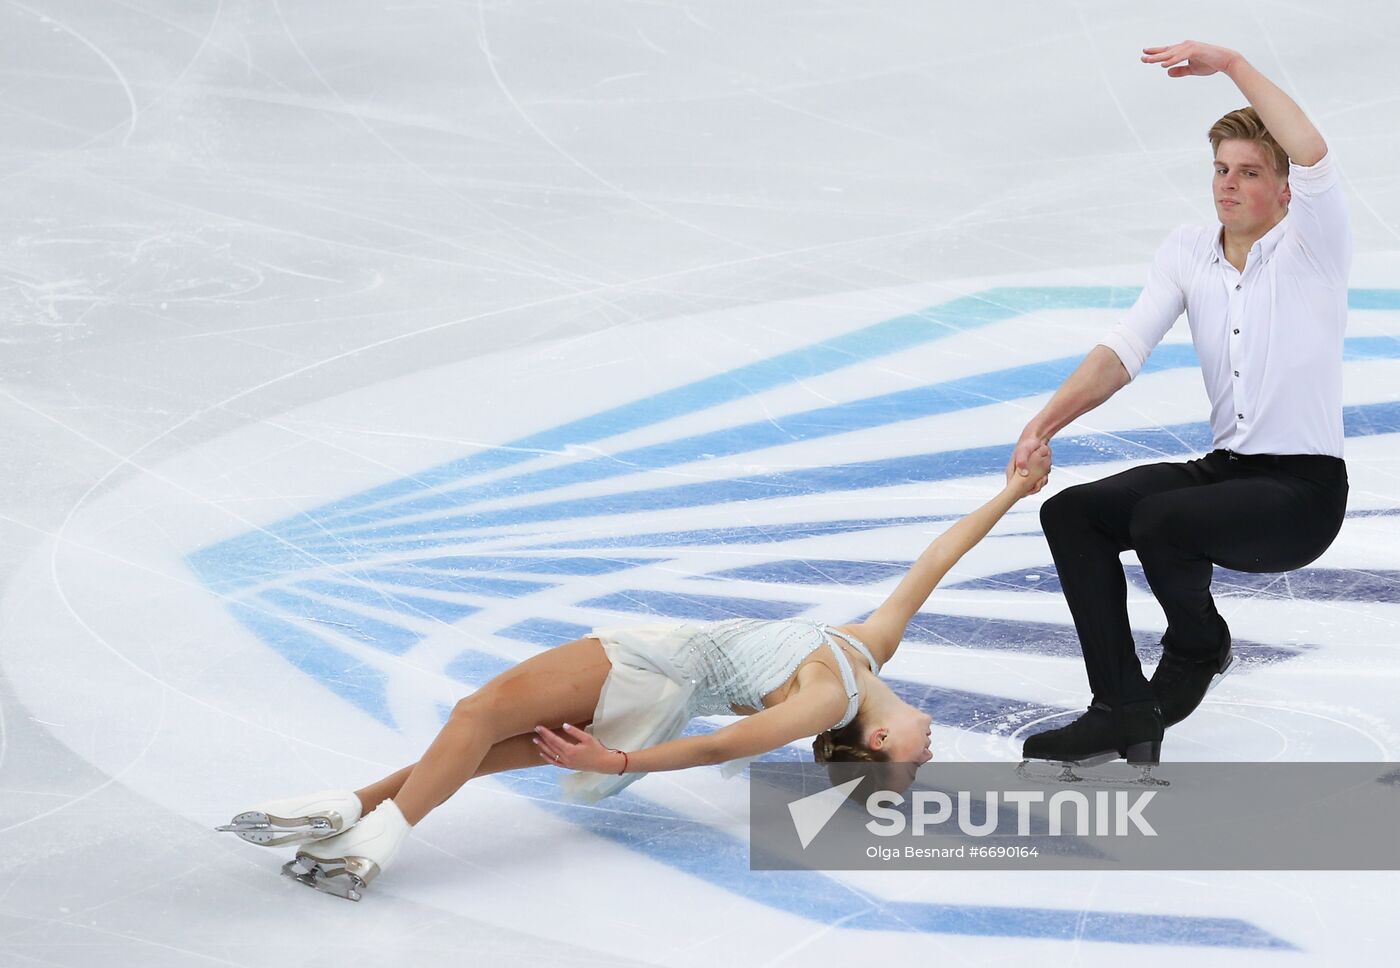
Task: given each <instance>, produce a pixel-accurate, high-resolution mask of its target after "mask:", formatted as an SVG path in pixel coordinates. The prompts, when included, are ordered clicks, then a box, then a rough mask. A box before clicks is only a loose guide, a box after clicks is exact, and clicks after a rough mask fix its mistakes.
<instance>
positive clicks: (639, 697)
mask: <svg viewBox="0 0 1400 968" xmlns="http://www.w3.org/2000/svg"><path fill="white" fill-rule="evenodd" d="M694 634H695V626H694V624H690V625H689V626H682V625H678V624H676V623H667V624H657V625H643V626H638V627H636V628H627V629H594V630H593V631H592V632H589V633H588V635H587V636H586V638H594V639H597V640H598V641H599V642H601V643H602V645H603V652H604V653H605V654H606V655H607V657H608V661H609V662H611V663H612V670H611V671H610V672H609V673H608V677H607V679H605V680H604V681H603V691H602V692H601V693H600V694H599V696H598V706H597V708H596V709H595V710H594V711H593V724H592V725H591V726H589V727H588V731H589V732H590V733H592V734H593V735H594V736H595V737H596V738H597V739H598V742H600V743H602V744H603V745H604V746H610V747H612V748H613V749H615V750H627V751H628V752H632V751H635V750H640V749H645V748H647V747H649V746H657V745H659V744H661V743H664V742H666V741H667V740H672V739H675V738H676V737H677V736H679V735H680V734H681V733H682V732H683V731H684V730H685V727H686V725H687V724H688V723H689V722H690V720H691V718H692V717H693V715H694V713H693V712H692V710H693V706H692V700H693V698H694V697H695V690H696V685H695V683H694V682H692V681H691V679H690V678H689V676H688V675H687V674H686V673H683V672H682V671H681V669H680V667H679V664H680V662H681V661H683V658H684V657H685V656H686V655H687V654H688V650H686V645H687V643H689V641H690V639H691V636H693V635H694ZM747 763H748V760H742V761H735V763H733V764H727V765H726V769H725V772H726V774H732V773H735V772H738V771H740V770H742V769H743V768H744V766H745V765H747ZM643 776H645V774H643V773H624V774H623V775H621V776H618V775H617V774H609V773H570V774H569V775H568V776H566V777H564V779H563V781H562V784H561V785H562V787H563V791H564V798H565V799H566V800H571V801H574V802H576V803H595V802H597V801H598V800H601V799H603V798H604V797H610V796H612V795H613V794H614V793H617V792H618V791H619V790H621V789H622V788H623V787H625V786H627V785H628V784H629V783H633V782H635V781H637V780H639V779H641V778H642V777H643Z"/></svg>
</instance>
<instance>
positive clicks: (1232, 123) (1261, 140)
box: [1206, 107, 1288, 178]
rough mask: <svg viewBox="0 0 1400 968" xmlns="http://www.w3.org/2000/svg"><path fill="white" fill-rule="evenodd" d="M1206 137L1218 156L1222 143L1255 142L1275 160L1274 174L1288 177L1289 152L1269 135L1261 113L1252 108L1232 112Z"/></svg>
mask: <svg viewBox="0 0 1400 968" xmlns="http://www.w3.org/2000/svg"><path fill="white" fill-rule="evenodd" d="M1206 137H1208V138H1210V150H1211V151H1213V152H1215V153H1216V154H1219V153H1220V142H1222V141H1253V142H1255V143H1257V144H1258V145H1259V146H1260V147H1262V148H1263V149H1264V151H1265V153H1266V154H1268V155H1269V156H1270V157H1272V158H1273V159H1274V174H1276V175H1278V176H1279V177H1280V178H1286V177H1288V152H1286V151H1284V150H1283V147H1282V146H1281V145H1279V143H1278V142H1277V141H1275V140H1274V136H1273V135H1271V134H1269V129H1268V128H1266V127H1264V122H1263V121H1261V120H1260V118H1259V112H1258V111H1256V110H1254V108H1252V107H1251V108H1240V109H1239V110H1238V111H1231V112H1230V113H1229V114H1227V115H1225V117H1223V118H1221V119H1220V120H1219V121H1217V122H1215V123H1214V124H1212V125H1211V126H1210V132H1209V133H1208V134H1207V135H1206Z"/></svg>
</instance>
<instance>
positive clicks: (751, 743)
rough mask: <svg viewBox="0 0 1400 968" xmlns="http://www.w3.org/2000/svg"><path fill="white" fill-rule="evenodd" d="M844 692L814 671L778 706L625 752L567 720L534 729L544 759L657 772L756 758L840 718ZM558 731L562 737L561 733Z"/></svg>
mask: <svg viewBox="0 0 1400 968" xmlns="http://www.w3.org/2000/svg"><path fill="white" fill-rule="evenodd" d="M846 701H847V697H846V693H845V691H844V690H843V689H842V688H841V686H840V685H839V684H838V683H837V681H836V679H835V677H834V676H831V675H829V674H827V675H822V674H821V673H816V674H814V675H813V677H812V679H811V680H809V681H806V682H804V683H803V685H802V688H801V689H800V690H799V691H798V692H797V693H796V695H794V696H792V698H790V699H787V700H784V701H783V702H781V703H779V704H778V705H776V706H772V707H770V708H768V709H764V710H761V711H759V712H757V713H754V714H753V715H752V716H745V717H744V718H743V719H740V720H739V721H738V722H735V723H730V724H729V725H728V726H725V727H724V728H723V729H717V730H715V731H714V732H713V733H709V734H708V735H705V736H684V737H681V738H680V739H673V740H669V741H667V742H665V743H660V744H658V745H656V746H652V747H649V748H647V749H641V750H628V751H627V756H626V757H623V755H622V754H621V752H619V751H617V750H611V749H608V748H607V747H606V746H604V745H603V744H602V743H600V742H598V740H597V739H595V738H594V737H593V736H592V735H591V734H589V733H587V732H585V731H584V730H581V729H579V728H578V727H576V726H570V725H568V724H565V725H564V727H563V729H562V730H561V731H560V733H555V732H553V731H552V730H549V729H546V728H545V727H543V726H537V727H535V736H536V739H535V741H536V743H537V744H538V746H539V748H540V756H541V757H542V758H543V759H544V761H545V762H546V763H553V764H555V765H556V766H562V767H567V768H568V769H571V770H585V771H587V772H589V773H620V772H622V769H623V767H624V766H626V768H627V772H628V773H660V772H663V771H665V770H684V769H686V768H688V767H692V766H708V765H712V764H715V763H726V762H728V761H729V760H737V759H743V758H744V757H747V756H758V755H760V754H762V753H767V752H768V751H769V750H775V749H777V748H778V747H780V746H786V745H787V744H788V743H791V742H794V741H796V740H799V739H804V738H806V737H808V736H815V735H816V734H817V733H820V732H821V731H822V730H824V729H830V728H831V727H832V726H834V725H836V723H838V722H840V720H841V717H842V716H843V715H844V714H845V712H846ZM561 733H562V735H561Z"/></svg>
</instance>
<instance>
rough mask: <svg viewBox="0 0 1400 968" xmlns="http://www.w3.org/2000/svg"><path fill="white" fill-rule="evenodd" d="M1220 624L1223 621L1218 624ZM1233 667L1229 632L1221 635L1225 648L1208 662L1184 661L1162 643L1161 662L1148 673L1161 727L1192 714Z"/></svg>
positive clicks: (1188, 659)
mask: <svg viewBox="0 0 1400 968" xmlns="http://www.w3.org/2000/svg"><path fill="white" fill-rule="evenodd" d="M1221 624H1222V625H1223V624H1224V623H1223V622H1222V623H1221ZM1234 664H1235V656H1234V653H1233V652H1232V651H1231V649H1230V632H1229V630H1228V629H1227V630H1226V632H1225V647H1224V648H1223V649H1222V650H1221V651H1220V652H1219V654H1218V655H1216V656H1214V657H1212V658H1209V659H1196V658H1187V657H1184V656H1182V655H1181V654H1180V653H1179V652H1177V651H1176V650H1174V649H1172V648H1171V647H1170V646H1168V645H1167V642H1166V639H1163V640H1162V659H1161V661H1160V662H1158V663H1157V668H1156V670H1155V671H1154V672H1153V673H1152V683H1151V684H1152V695H1154V696H1156V697H1157V703H1158V704H1159V705H1160V706H1161V707H1162V725H1163V726H1175V725H1176V724H1177V723H1179V722H1181V721H1182V720H1183V719H1185V718H1186V717H1187V716H1190V715H1191V714H1192V713H1193V712H1195V711H1196V707H1197V706H1199V705H1200V704H1201V700H1203V699H1205V697H1206V693H1207V692H1209V691H1210V690H1211V689H1213V688H1214V687H1215V685H1216V683H1218V682H1219V681H1220V680H1221V679H1223V678H1225V675H1226V674H1227V673H1228V672H1229V671H1230V669H1231V667H1233V666H1234Z"/></svg>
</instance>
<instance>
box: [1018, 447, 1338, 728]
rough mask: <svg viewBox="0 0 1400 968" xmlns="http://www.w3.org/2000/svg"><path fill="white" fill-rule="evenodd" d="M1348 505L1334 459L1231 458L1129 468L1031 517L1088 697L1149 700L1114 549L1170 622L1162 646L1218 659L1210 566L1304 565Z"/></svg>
mask: <svg viewBox="0 0 1400 968" xmlns="http://www.w3.org/2000/svg"><path fill="white" fill-rule="evenodd" d="M1346 502H1347V473H1346V464H1345V463H1343V462H1342V461H1341V460H1339V459H1338V458H1335V457H1319V456H1312V455H1286V456H1271V455H1242V454H1234V453H1232V452H1230V451H1228V450H1216V451H1211V452H1210V453H1209V454H1207V455H1206V456H1205V457H1203V458H1201V459H1200V460H1193V461H1187V462H1186V463H1184V464H1151V465H1148V466H1145V467H1135V468H1133V469H1132V470H1129V471H1124V472H1123V473H1121V474H1115V475H1114V476H1113V477H1108V478H1105V479H1104V480H1101V481H1095V482H1093V483H1091V484H1081V485H1079V486H1077V487H1071V488H1068V489H1066V490H1064V491H1062V492H1060V493H1059V494H1057V495H1055V496H1054V497H1052V498H1051V499H1050V500H1048V501H1046V502H1045V504H1044V506H1043V507H1042V508H1041V511H1040V521H1041V525H1042V526H1043V527H1044V529H1045V538H1046V540H1047V541H1048V542H1049V543H1050V551H1051V554H1053V555H1054V558H1055V567H1056V569H1057V570H1058V571H1059V574H1060V584H1061V587H1062V588H1063V589H1064V593H1065V600H1066V601H1068V602H1069V610H1070V612H1071V614H1073V616H1074V627H1075V629H1076V630H1077V631H1078V633H1079V645H1080V648H1081V649H1082V650H1083V652H1084V664H1085V665H1086V666H1087V667H1088V670H1089V685H1090V687H1091V688H1092V689H1093V691H1094V698H1095V699H1096V700H1098V701H1100V702H1104V703H1107V704H1108V705H1110V706H1116V705H1118V704H1120V703H1125V702H1138V701H1141V700H1146V699H1151V698H1152V690H1151V687H1149V685H1148V683H1147V680H1146V679H1145V678H1144V677H1143V674H1142V664H1141V663H1140V662H1139V661H1138V656H1137V651H1136V649H1135V648H1134V646H1133V635H1132V630H1131V628H1130V627H1129V625H1128V603H1127V598H1128V587H1127V580H1126V578H1125V577H1124V575H1123V565H1122V563H1121V562H1120V561H1119V560H1118V555H1119V554H1120V553H1121V552H1123V551H1126V550H1128V549H1129V548H1131V549H1132V550H1134V551H1136V552H1137V556H1138V559H1139V560H1140V561H1141V562H1142V567H1143V571H1144V572H1145V573H1146V575H1147V581H1148V583H1149V584H1150V585H1151V586H1152V593H1153V594H1154V595H1155V596H1156V597H1157V601H1158V602H1160V603H1161V605H1162V609H1163V610H1164V611H1165V612H1166V614H1167V634H1166V637H1165V638H1164V639H1163V640H1162V642H1163V647H1164V648H1169V649H1171V650H1172V651H1173V652H1174V653H1175V654H1177V655H1181V656H1185V657H1189V658H1200V659H1210V658H1215V657H1218V656H1219V655H1221V654H1222V653H1223V651H1224V648H1225V645H1226V643H1227V642H1228V641H1229V639H1228V636H1229V629H1228V627H1227V626H1226V625H1225V620H1224V619H1223V618H1221V617H1220V613H1219V612H1217V611H1216V609H1215V601H1214V600H1213V599H1212V598H1211V596H1210V578H1211V572H1212V571H1213V570H1214V566H1215V565H1222V566H1224V567H1226V568H1232V569H1234V570H1236V571H1252V572H1275V571H1291V570H1293V569H1294V568H1301V567H1302V566H1303V565H1306V564H1307V563H1308V562H1310V561H1312V560H1314V559H1315V558H1317V557H1318V556H1319V555H1321V554H1322V553H1323V552H1324V551H1326V550H1327V547H1328V546H1329V545H1330V544H1331V543H1332V539H1333V538H1335V537H1336V536H1337V532H1338V531H1339V530H1340V529H1341V526H1342V518H1343V517H1344V515H1345V513H1346Z"/></svg>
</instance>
